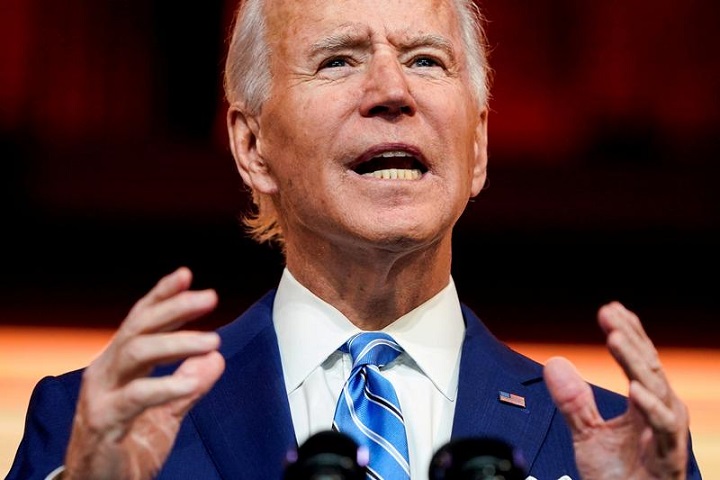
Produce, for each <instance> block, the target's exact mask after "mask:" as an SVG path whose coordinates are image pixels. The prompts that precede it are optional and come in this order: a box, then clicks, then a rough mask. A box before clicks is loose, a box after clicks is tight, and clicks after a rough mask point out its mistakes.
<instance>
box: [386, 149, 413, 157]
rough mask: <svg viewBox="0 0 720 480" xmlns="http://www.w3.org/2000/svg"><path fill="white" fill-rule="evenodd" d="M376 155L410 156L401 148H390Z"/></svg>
mask: <svg viewBox="0 0 720 480" xmlns="http://www.w3.org/2000/svg"><path fill="white" fill-rule="evenodd" d="M378 157H384V158H389V157H412V155H410V154H409V153H408V152H405V151H402V150H391V151H389V152H382V153H381V154H380V155H378Z"/></svg>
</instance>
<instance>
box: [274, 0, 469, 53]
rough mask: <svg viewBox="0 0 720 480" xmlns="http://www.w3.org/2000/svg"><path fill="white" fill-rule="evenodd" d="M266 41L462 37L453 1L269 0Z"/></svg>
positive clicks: (301, 43)
mask: <svg viewBox="0 0 720 480" xmlns="http://www.w3.org/2000/svg"><path fill="white" fill-rule="evenodd" d="M265 8H266V18H267V36H268V38H267V40H268V42H269V43H270V44H271V45H275V46H280V45H284V46H285V47H286V48H288V47H290V49H295V48H302V47H304V46H306V45H309V44H310V43H312V42H315V41H317V39H318V38H322V37H323V36H326V35H330V34H333V33H337V31H339V30H344V31H350V32H354V33H355V34H358V35H365V34H366V35H368V36H371V37H374V36H384V37H387V38H388V39H390V40H391V41H392V40H393V39H394V37H396V38H397V40H402V38H403V37H408V38H411V37H413V36H416V35H425V34H438V35H442V36H444V37H447V38H448V39H449V40H450V41H451V42H453V43H456V42H458V41H459V40H458V39H459V38H460V32H459V26H458V25H459V24H458V20H457V12H456V10H455V5H454V1H453V0H289V1H288V0H267V2H266V7H265Z"/></svg>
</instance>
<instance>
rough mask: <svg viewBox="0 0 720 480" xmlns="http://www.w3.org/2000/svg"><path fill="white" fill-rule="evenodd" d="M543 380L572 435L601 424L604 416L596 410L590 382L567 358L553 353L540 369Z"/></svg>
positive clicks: (580, 433) (575, 436)
mask: <svg viewBox="0 0 720 480" xmlns="http://www.w3.org/2000/svg"><path fill="white" fill-rule="evenodd" d="M543 376H544V377H545V384H546V385H547V387H548V390H549V391H550V396H551V397H552V399H553V401H554V402H555V405H556V406H557V407H558V409H559V410H560V412H561V413H562V414H563V416H564V417H565V420H566V421H567V423H568V425H569V426H570V430H571V431H572V434H573V438H577V436H578V435H583V433H585V432H587V431H588V430H591V429H593V428H595V427H597V426H599V425H601V424H602V423H603V422H604V420H603V418H602V417H601V416H600V412H598V409H597V405H596V404H595V398H594V397H593V393H592V389H591V388H590V385H588V383H587V382H586V381H585V380H583V378H582V377H581V376H580V373H579V372H578V371H577V369H576V368H575V365H573V364H572V363H571V362H570V361H569V360H568V359H566V358H563V357H552V358H551V359H549V360H548V361H547V362H546V364H545V368H544V370H543Z"/></svg>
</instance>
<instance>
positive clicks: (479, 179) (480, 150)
mask: <svg viewBox="0 0 720 480" xmlns="http://www.w3.org/2000/svg"><path fill="white" fill-rule="evenodd" d="M487 146H488V109H487V108H483V109H482V111H481V112H480V116H479V121H478V124H477V126H476V127H475V162H474V164H473V171H472V190H471V192H472V196H473V197H474V196H476V195H478V194H479V193H480V191H481V190H482V188H483V186H484V185H485V179H486V178H487V162H488V153H487Z"/></svg>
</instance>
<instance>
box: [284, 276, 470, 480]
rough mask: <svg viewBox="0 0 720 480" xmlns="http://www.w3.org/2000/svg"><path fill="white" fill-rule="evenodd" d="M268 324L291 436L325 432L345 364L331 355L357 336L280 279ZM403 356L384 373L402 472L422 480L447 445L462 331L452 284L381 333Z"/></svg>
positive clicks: (339, 317) (344, 358)
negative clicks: (400, 437) (404, 444)
mask: <svg viewBox="0 0 720 480" xmlns="http://www.w3.org/2000/svg"><path fill="white" fill-rule="evenodd" d="M273 322H274V325H275V330H276V332H277V337H278V343H279V346H280V356H281V358H282V367H283V372H284V377H285V386H286V388H287V394H288V400H289V402H290V413H291V415H292V420H293V425H294V427H295V435H296V437H297V441H298V444H299V445H301V444H302V443H303V442H304V441H305V440H307V438H308V437H310V436H311V435H313V434H314V433H317V432H319V431H323V430H329V429H330V428H331V427H332V421H333V416H334V414H335V405H336V403H337V399H338V397H339V396H340V392H341V390H342V388H343V385H344V383H345V381H346V380H347V378H348V377H349V376H350V370H351V366H352V362H351V359H350V354H347V353H341V352H339V351H338V348H339V347H340V346H341V345H342V344H343V343H345V342H346V341H347V340H348V339H349V338H350V337H351V336H352V335H353V334H355V333H358V332H360V330H359V329H358V328H357V327H356V326H355V325H353V324H352V323H350V321H349V320H348V319H347V318H346V317H345V316H344V315H343V314H342V313H340V312H339V311H338V310H336V309H335V308H334V307H333V306H332V305H330V304H328V303H326V302H324V301H323V300H321V299H320V298H318V297H317V296H315V295H314V294H313V293H312V292H310V291H309V290H308V289H307V288H305V287H304V286H302V285H301V284H300V283H299V282H298V281H297V280H296V279H295V278H294V277H293V276H292V274H291V273H290V272H289V271H288V270H287V269H285V271H284V272H283V275H282V278H281V280H280V284H279V286H278V290H277V294H276V296H275V303H274V306H273ZM383 331H384V332H385V333H388V334H389V335H391V336H392V337H393V338H394V339H395V341H397V343H398V344H399V345H400V346H401V347H402V348H403V349H404V351H405V352H404V353H402V354H401V355H400V356H399V357H398V359H397V360H396V361H394V362H392V363H391V364H389V365H388V366H387V367H386V368H385V369H384V370H383V374H384V375H386V378H388V379H389V380H390V381H391V382H392V384H393V386H394V387H395V390H396V391H397V395H398V400H399V401H400V408H401V409H402V412H403V416H404V418H405V426H406V429H407V434H408V452H409V456H410V473H411V478H413V479H426V478H427V477H428V468H429V466H430V459H431V457H432V455H433V453H434V452H435V451H436V450H437V449H438V448H440V447H441V446H442V445H443V444H445V443H446V442H448V441H449V440H450V434H451V432H452V423H453V415H454V413H455V401H456V396H457V385H458V373H459V370H460V352H461V349H462V342H463V338H464V333H465V324H464V321H463V317H462V312H461V310H460V301H459V299H458V296H457V292H456V290H455V284H454V283H453V281H452V278H449V279H448V285H447V287H445V288H444V289H443V290H442V291H440V293H438V294H437V295H435V296H434V297H433V298H431V299H430V300H428V301H427V302H425V303H423V304H422V305H420V306H419V307H417V308H415V309H414V310H413V311H411V312H409V313H407V314H405V315H403V316H402V317H400V318H399V319H397V320H396V321H395V322H393V323H392V324H391V325H389V326H388V327H387V328H385V329H384V330H383Z"/></svg>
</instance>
